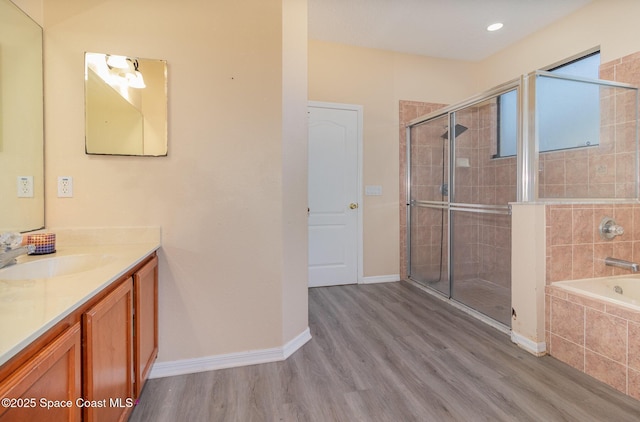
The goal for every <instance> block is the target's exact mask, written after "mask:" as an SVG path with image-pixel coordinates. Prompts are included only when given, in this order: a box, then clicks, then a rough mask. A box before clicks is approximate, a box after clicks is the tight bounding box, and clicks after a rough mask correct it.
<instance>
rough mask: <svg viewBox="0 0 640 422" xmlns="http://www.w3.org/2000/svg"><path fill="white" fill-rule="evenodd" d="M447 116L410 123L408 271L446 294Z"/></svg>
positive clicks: (417, 278)
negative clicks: (412, 124)
mask: <svg viewBox="0 0 640 422" xmlns="http://www.w3.org/2000/svg"><path fill="white" fill-rule="evenodd" d="M447 120H448V116H447V115H443V116H441V117H436V118H434V119H432V120H429V121H426V122H423V123H420V124H418V125H415V126H413V127H411V132H410V137H409V138H410V139H409V144H410V147H409V157H408V159H409V169H410V171H409V178H410V180H409V182H410V183H409V185H410V197H409V198H410V203H409V221H408V223H409V224H408V226H409V227H410V229H409V232H408V236H409V275H410V277H411V279H413V280H415V281H417V282H419V283H421V284H423V285H426V286H428V287H430V288H432V289H435V290H437V291H438V292H440V293H442V294H444V295H445V296H447V297H449V295H450V289H449V241H448V239H449V221H448V220H449V218H448V194H449V140H448V134H447V123H448V122H447Z"/></svg>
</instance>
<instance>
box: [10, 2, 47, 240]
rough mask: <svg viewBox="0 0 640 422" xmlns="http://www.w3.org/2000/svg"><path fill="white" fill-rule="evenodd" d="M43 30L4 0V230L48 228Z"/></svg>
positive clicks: (23, 230)
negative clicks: (46, 211) (46, 218)
mask: <svg viewBox="0 0 640 422" xmlns="http://www.w3.org/2000/svg"><path fill="white" fill-rule="evenodd" d="M42 81H43V74H42V28H41V27H40V25H38V24H37V23H36V22H34V21H33V20H32V19H31V18H30V17H29V16H27V15H26V14H25V13H24V12H23V11H22V10H20V9H19V8H18V7H17V6H16V5H15V4H13V3H12V2H11V1H9V0H0V198H1V199H0V204H2V206H0V232H5V231H18V232H26V231H31V230H37V229H41V228H43V227H44V130H43V129H44V124H43V119H44V114H43V112H44V108H43V82H42Z"/></svg>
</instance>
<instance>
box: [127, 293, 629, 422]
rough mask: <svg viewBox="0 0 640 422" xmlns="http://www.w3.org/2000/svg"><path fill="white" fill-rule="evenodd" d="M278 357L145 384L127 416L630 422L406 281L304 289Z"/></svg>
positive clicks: (546, 360) (608, 393)
mask: <svg viewBox="0 0 640 422" xmlns="http://www.w3.org/2000/svg"><path fill="white" fill-rule="evenodd" d="M309 318H310V328H311V334H312V336H313V339H312V340H311V341H310V342H308V343H307V344H306V345H305V346H303V347H302V348H301V349H300V350H298V351H297V352H296V353H294V354H293V355H292V356H291V357H290V358H289V359H288V360H286V361H284V362H276V363H268V364H262V365H254V366H249V367H242V368H233V369H224V370H218V371H212V372H206V373H199V374H191V375H182V376H176V377H169V378H161V379H153V380H149V381H148V382H147V385H146V386H145V389H144V391H143V394H142V397H141V400H140V403H139V404H138V406H137V407H136V408H135V409H134V412H133V414H132V416H131V418H130V421H154V422H162V421H170V422H174V421H241V422H245V421H321V422H325V421H327V422H328V421H382V422H387V421H393V422H396V421H518V422H522V421H536V422H537V421H545V422H550V421H581V422H585V421H615V422H622V421H634V422H638V421H639V420H640V401H636V400H633V399H631V398H629V397H627V396H625V395H623V394H621V393H619V392H618V391H616V390H614V389H612V388H611V387H609V386H607V385H605V384H602V383H600V382H599V381H596V380H595V379H593V378H590V377H588V376H586V375H585V374H583V373H581V372H579V371H576V370H574V369H573V368H570V367H569V366H567V365H565V364H563V363H561V362H559V361H557V360H555V359H553V358H551V357H543V358H536V357H534V356H532V355H530V354H528V353H527V352H525V351H523V350H521V349H519V348H518V347H516V346H515V345H513V344H512V343H511V342H510V340H509V338H508V337H507V336H506V335H505V334H503V333H500V332H498V331H496V330H495V329H493V328H491V327H488V326H486V325H485V324H483V323H480V322H478V321H476V320H474V319H472V318H471V317H469V316H468V315H466V314H464V313H463V312H460V311H458V310H457V309H455V308H453V307H451V306H448V305H447V304H446V303H444V302H442V301H440V300H439V299H436V298H433V297H431V296H430V295H428V294H426V293H425V292H422V291H421V290H419V289H417V288H415V287H414V286H411V285H409V284H408V283H405V282H399V283H386V284H376V285H359V286H339V287H323V288H315V289H310V291H309Z"/></svg>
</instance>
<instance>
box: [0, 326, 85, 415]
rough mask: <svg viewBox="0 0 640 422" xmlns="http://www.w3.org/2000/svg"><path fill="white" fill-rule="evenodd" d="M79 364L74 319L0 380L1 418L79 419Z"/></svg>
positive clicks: (78, 340)
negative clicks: (60, 332)
mask: <svg viewBox="0 0 640 422" xmlns="http://www.w3.org/2000/svg"><path fill="white" fill-rule="evenodd" d="M80 365H81V337H80V324H79V323H76V324H75V325H73V326H72V327H70V328H68V329H67V330H65V331H64V332H63V333H62V334H60V335H59V336H58V337H56V338H55V339H54V340H53V341H52V342H51V343H49V344H48V345H47V346H45V347H44V348H42V349H41V350H40V351H39V352H38V353H36V354H35V355H34V356H32V357H31V358H30V359H29V360H28V361H26V362H25V363H24V364H23V365H22V366H20V367H19V368H18V369H17V370H16V371H15V372H13V373H12V374H11V375H10V376H9V377H8V378H7V379H5V380H4V381H3V382H2V383H1V384H0V398H2V399H3V403H2V406H0V421H2V422H10V421H49V422H57V421H75V422H78V421H80V420H81V408H80V407H78V406H77V402H76V401H77V400H78V399H80V398H81V391H80V390H81V374H80ZM7 405H8V406H7Z"/></svg>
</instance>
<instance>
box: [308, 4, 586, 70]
mask: <svg viewBox="0 0 640 422" xmlns="http://www.w3.org/2000/svg"><path fill="white" fill-rule="evenodd" d="M591 1H593V0H308V7H309V38H311V39H314V40H321V41H331V42H337V43H342V44H349V45H356V46H360V47H370V48H380V49H384V50H391V51H397V52H402V53H410V54H419V55H425V56H432V57H443V58H449V59H459V60H471V61H477V60H482V59H484V58H486V57H488V56H490V55H492V54H494V53H496V52H498V51H500V50H502V49H503V48H505V47H507V46H509V45H510V44H513V43H515V42H517V41H518V40H520V39H522V38H524V37H526V36H527V35H529V34H532V33H534V32H535V31H537V30H538V29H541V28H543V27H545V26H547V25H549V24H550V23H552V22H553V21H555V20H558V19H560V18H562V17H563V16H566V15H568V14H570V13H572V12H574V11H575V10H577V9H579V8H581V7H583V6H585V5H586V4H588V3H590V2H591ZM494 22H502V23H504V28H503V29H501V30H500V31H497V32H488V31H487V30H486V28H487V26H488V25H489V24H491V23H494Z"/></svg>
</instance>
